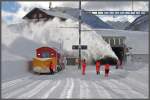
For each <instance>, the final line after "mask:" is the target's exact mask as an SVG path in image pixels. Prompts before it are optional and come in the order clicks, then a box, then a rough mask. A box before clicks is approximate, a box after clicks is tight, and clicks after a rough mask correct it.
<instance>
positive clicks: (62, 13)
mask: <svg viewBox="0 0 150 100" xmlns="http://www.w3.org/2000/svg"><path fill="white" fill-rule="evenodd" d="M36 15H37V17H36ZM54 17H58V18H60V19H61V20H66V19H72V20H75V21H78V18H79V9H77V8H69V7H55V8H51V9H48V10H46V9H42V8H34V9H32V10H31V11H30V12H29V13H27V14H26V15H25V16H24V17H23V19H36V18H37V19H42V18H47V20H48V19H50V18H51V19H53V18H54ZM82 22H83V23H85V24H87V25H89V26H90V27H92V28H104V29H112V27H111V26H110V25H108V24H107V23H105V22H103V21H102V20H101V19H99V18H98V17H97V16H95V15H93V14H91V13H88V12H85V11H84V10H82Z"/></svg>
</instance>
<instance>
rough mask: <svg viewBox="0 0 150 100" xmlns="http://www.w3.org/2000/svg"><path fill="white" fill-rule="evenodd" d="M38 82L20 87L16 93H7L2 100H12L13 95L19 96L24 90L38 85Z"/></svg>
mask: <svg viewBox="0 0 150 100" xmlns="http://www.w3.org/2000/svg"><path fill="white" fill-rule="evenodd" d="M39 82H40V81H39V80H38V81H35V82H33V83H31V84H29V85H26V86H25V87H22V88H20V89H18V90H16V91H13V92H11V93H7V94H6V95H4V98H12V97H13V96H15V95H19V94H20V93H22V92H24V91H25V90H28V89H31V88H32V87H33V86H35V85H36V84H37V83H39Z"/></svg>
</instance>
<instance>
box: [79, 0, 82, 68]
mask: <svg viewBox="0 0 150 100" xmlns="http://www.w3.org/2000/svg"><path fill="white" fill-rule="evenodd" d="M81 14H82V11H81V0H79V66H78V69H81V19H82V18H81V16H82V15H81Z"/></svg>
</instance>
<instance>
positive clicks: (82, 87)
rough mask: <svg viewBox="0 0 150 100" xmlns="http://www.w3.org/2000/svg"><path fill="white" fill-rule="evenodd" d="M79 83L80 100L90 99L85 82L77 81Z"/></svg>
mask: <svg viewBox="0 0 150 100" xmlns="http://www.w3.org/2000/svg"><path fill="white" fill-rule="evenodd" d="M79 83H80V99H82V98H90V91H89V88H88V84H87V82H86V81H85V80H79Z"/></svg>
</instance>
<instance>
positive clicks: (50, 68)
mask: <svg viewBox="0 0 150 100" xmlns="http://www.w3.org/2000/svg"><path fill="white" fill-rule="evenodd" d="M49 70H50V73H51V74H54V71H53V63H52V62H50V65H49Z"/></svg>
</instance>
